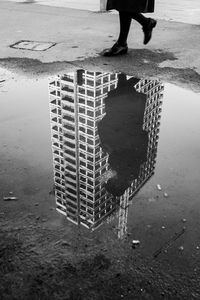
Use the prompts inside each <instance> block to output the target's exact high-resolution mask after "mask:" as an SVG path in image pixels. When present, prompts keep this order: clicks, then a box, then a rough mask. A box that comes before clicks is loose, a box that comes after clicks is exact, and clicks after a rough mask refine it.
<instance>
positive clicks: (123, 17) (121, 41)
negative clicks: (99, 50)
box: [103, 11, 132, 56]
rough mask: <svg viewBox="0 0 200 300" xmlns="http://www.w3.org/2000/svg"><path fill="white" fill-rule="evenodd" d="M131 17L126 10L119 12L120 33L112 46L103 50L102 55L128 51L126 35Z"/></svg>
mask: <svg viewBox="0 0 200 300" xmlns="http://www.w3.org/2000/svg"><path fill="white" fill-rule="evenodd" d="M131 20H132V17H131V15H130V13H128V12H121V11H120V12H119V21H120V33H119V38H118V40H117V42H116V43H115V44H114V45H113V46H112V48H110V49H108V50H106V51H104V53H103V55H104V56H117V55H122V54H126V53H127V52H128V46H127V37H128V33H129V29H130V25H131Z"/></svg>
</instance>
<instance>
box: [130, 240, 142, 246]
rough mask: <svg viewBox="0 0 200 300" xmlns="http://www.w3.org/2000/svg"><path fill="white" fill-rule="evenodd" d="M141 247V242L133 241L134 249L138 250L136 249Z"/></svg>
mask: <svg viewBox="0 0 200 300" xmlns="http://www.w3.org/2000/svg"><path fill="white" fill-rule="evenodd" d="M139 245H140V241H138V240H132V247H133V248H136V247H138V246H139Z"/></svg>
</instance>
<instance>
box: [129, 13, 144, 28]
mask: <svg viewBox="0 0 200 300" xmlns="http://www.w3.org/2000/svg"><path fill="white" fill-rule="evenodd" d="M130 15H131V18H132V19H134V20H136V21H137V22H138V23H140V24H141V25H142V26H143V27H144V26H146V25H147V24H148V22H149V18H146V17H145V16H143V15H142V14H140V13H131V14H130Z"/></svg>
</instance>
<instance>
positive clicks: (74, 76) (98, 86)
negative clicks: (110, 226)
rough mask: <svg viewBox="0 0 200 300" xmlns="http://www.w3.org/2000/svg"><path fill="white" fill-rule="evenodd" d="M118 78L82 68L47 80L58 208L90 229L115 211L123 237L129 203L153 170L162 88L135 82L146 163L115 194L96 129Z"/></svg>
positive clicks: (139, 81) (109, 164)
mask: <svg viewBox="0 0 200 300" xmlns="http://www.w3.org/2000/svg"><path fill="white" fill-rule="evenodd" d="M119 79H120V74H118V73H114V74H113V73H100V72H89V71H85V70H78V71H76V72H72V73H68V74H65V75H63V76H56V77H53V78H52V79H50V81H49V99H50V118H51V133H52V135H51V136H52V151H53V169H54V183H55V198H56V209H57V210H58V211H59V212H60V213H62V214H64V215H65V216H66V217H67V219H68V220H69V221H71V222H73V223H75V224H82V225H84V226H85V227H87V228H92V229H95V228H97V227H98V226H99V225H101V224H102V223H103V221H105V220H108V221H109V219H111V218H112V215H113V214H114V213H115V214H116V213H117V214H118V217H119V226H118V227H119V228H118V229H119V231H118V236H119V238H122V237H123V236H124V235H125V234H126V231H127V217H128V206H129V203H130V201H131V199H132V198H133V197H134V196H135V194H136V193H137V192H138V191H139V190H140V188H141V187H142V186H143V185H144V184H145V182H146V181H147V180H148V179H149V178H150V177H151V176H152V175H153V172H154V168H155V162H156V153H157V144H158V133H159V125H160V115H161V105H162V101H161V99H162V92H163V85H162V84H161V82H160V81H158V80H153V81H152V80H145V79H144V80H136V79H134V82H133V85H134V86H133V88H134V90H135V91H136V93H137V94H138V95H139V94H140V95H141V93H142V94H143V95H145V103H144V104H145V105H144V108H143V113H142V123H141V126H142V130H143V131H145V132H146V134H147V143H146V146H145V147H146V150H145V151H146V152H145V153H146V154H145V157H146V159H145V161H143V162H142V163H141V165H139V171H138V175H137V178H134V180H132V181H131V182H130V184H129V186H127V188H126V189H125V191H124V192H123V194H121V195H119V194H114V193H112V191H110V190H109V189H108V182H109V180H110V179H112V178H113V177H115V176H117V174H115V173H114V172H113V168H112V167H111V163H110V162H109V156H110V153H109V151H106V149H105V148H104V147H102V136H101V140H100V136H99V130H98V129H99V128H98V126H99V124H101V123H102V122H103V121H102V120H103V118H105V116H106V105H105V101H106V98H109V95H110V94H111V93H112V92H111V91H114V90H116V89H117V87H118V84H119ZM126 79H129V80H130V79H131V77H127V76H126Z"/></svg>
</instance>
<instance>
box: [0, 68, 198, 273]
mask: <svg viewBox="0 0 200 300" xmlns="http://www.w3.org/2000/svg"><path fill="white" fill-rule="evenodd" d="M1 79H2V77H1ZM199 100H200V96H199V94H196V93H194V92H192V91H190V90H186V89H183V88H180V87H177V86H175V85H173V84H168V83H163V82H161V81H160V80H149V79H138V78H134V77H131V76H127V75H125V74H122V73H101V72H90V71H86V70H78V71H76V72H71V73H66V74H65V75H62V76H59V75H58V76H54V77H51V78H43V79H39V80H31V79H19V80H16V81H14V80H6V81H3V79H2V80H1V82H0V104H1V112H0V124H1V131H0V140H1V144H0V152H1V158H0V167H1V170H0V188H1V198H2V199H1V201H2V203H3V208H2V213H4V212H8V211H9V209H10V212H9V214H8V216H11V217H12V218H13V219H12V220H15V221H13V222H16V223H17V222H18V223H19V222H20V220H19V215H20V216H21V215H23V217H24V216H25V213H24V212H23V209H24V211H25V212H26V214H27V213H29V214H30V213H32V214H33V220H36V219H37V220H39V219H40V220H41V221H37V222H38V223H36V228H37V226H39V227H41V226H45V227H42V228H46V230H51V229H52V228H54V229H55V228H61V227H62V229H63V230H64V232H65V234H64V238H65V240H66V241H68V240H70V241H73V243H75V244H76V245H77V243H78V245H79V246H78V247H79V251H81V249H82V251H85V250H84V249H85V248H84V247H85V242H84V246H83V244H82V243H83V241H85V239H86V240H87V245H90V247H92V248H91V249H96V247H100V248H101V249H102V247H103V249H106V250H105V251H108V249H111V250H109V251H111V252H110V253H112V254H113V253H115V252H116V253H118V255H121V259H122V260H124V258H123V257H124V255H127V253H129V251H136V252H137V253H140V255H141V256H142V257H143V258H144V257H146V258H147V257H151V258H152V259H153V257H156V258H157V257H159V258H160V259H162V261H163V268H165V266H166V265H165V263H166V260H167V261H168V262H169V261H170V263H171V267H174V266H175V267H176V268H178V269H184V268H185V269H186V268H188V266H190V267H191V266H192V268H193V266H194V265H195V262H196V259H197V258H198V256H197V254H198V253H197V252H198V247H199V246H200V241H199V226H200V224H199V213H198V212H199V209H200V202H199V175H200V171H199V166H200V155H199V153H200V140H199V137H200V134H199V128H200V119H199V110H200V101H199ZM9 195H12V197H15V196H16V197H17V198H18V200H17V201H15V203H14V202H12V201H11V202H9V203H8V202H4V201H3V197H8V196H9ZM12 207H14V212H15V214H14V212H13V210H12V209H11V208H12ZM53 207H54V208H55V209H56V210H57V211H56V212H55V210H53ZM42 218H43V219H42ZM42 220H43V221H42ZM1 222H2V223H1V224H3V226H4V225H5V224H4V223H3V220H2V219H1ZM10 222H11V220H10ZM26 222H27V221H26ZM34 222H35V221H34ZM41 223H42V225H41ZM6 224H8V223H6ZM34 224H35V223H34ZM52 230H53V229H52ZM57 239H58V242H59V240H61V239H63V236H62V238H61V237H60V236H59V234H57ZM81 240H82V242H81ZM133 240H134V241H135V242H137V245H139V246H137V247H136V249H131V245H132V241H133ZM48 243H49V242H48ZM66 243H68V242H66ZM61 244H62V242H61ZM56 245H59V243H58V244H56ZM99 245H100V246H99ZM122 245H124V248H123V250H122V248H121V247H123V246H122ZM88 247H89V246H88ZM110 247H111V248H110ZM76 249H77V248H76ZM130 249H131V250H130ZM94 251H95V250H94ZM134 253H135V252H134ZM113 255H114V254H113ZM191 255H192V257H191ZM180 256H181V257H180ZM183 257H184V260H183V261H181V264H180V259H183Z"/></svg>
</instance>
